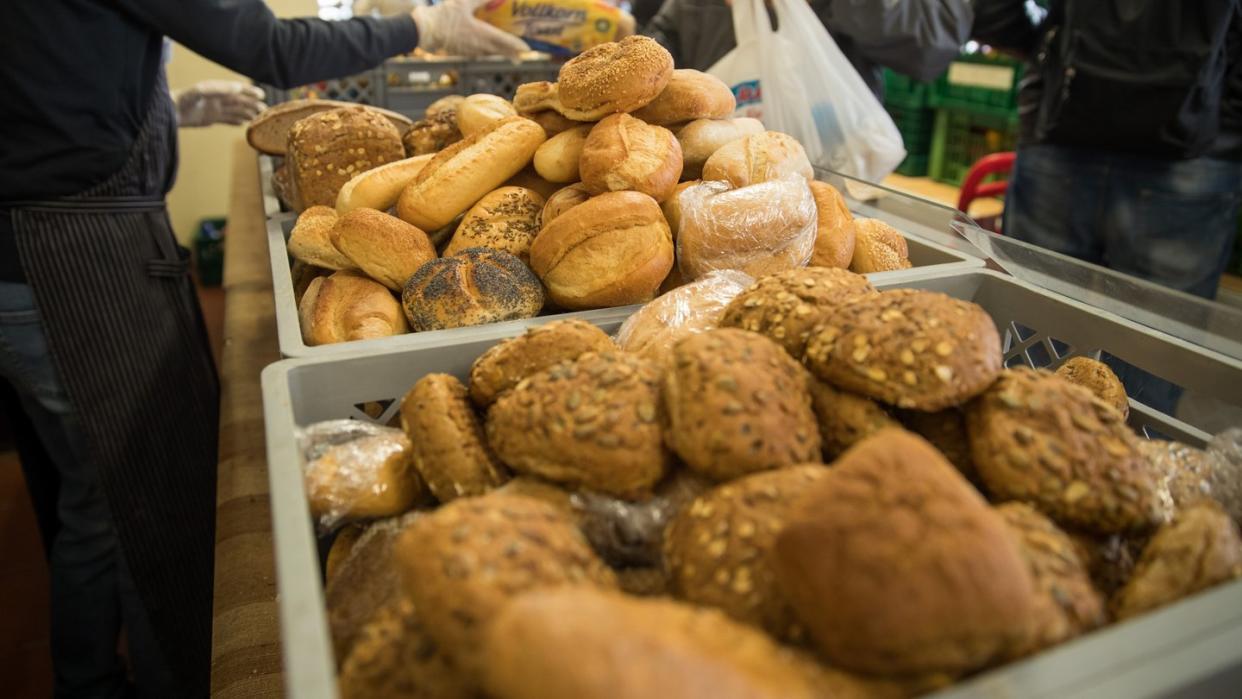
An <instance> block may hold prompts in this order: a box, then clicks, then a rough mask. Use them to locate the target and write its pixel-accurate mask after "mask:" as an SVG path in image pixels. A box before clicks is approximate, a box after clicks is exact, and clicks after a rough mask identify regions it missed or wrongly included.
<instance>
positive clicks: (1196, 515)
mask: <svg viewBox="0 0 1242 699" xmlns="http://www.w3.org/2000/svg"><path fill="white" fill-rule="evenodd" d="M1239 577H1242V537H1239V535H1238V526H1237V524H1235V523H1234V522H1233V520H1232V519H1230V517H1229V515H1228V514H1226V513H1225V511H1224V510H1222V509H1221V508H1220V505H1218V504H1216V503H1214V502H1201V503H1199V504H1197V505H1194V506H1192V507H1190V508H1188V509H1186V510H1184V511H1182V512H1181V513H1179V514H1178V516H1177V518H1176V519H1175V520H1173V522H1171V523H1170V524H1167V525H1165V526H1163V527H1161V528H1160V530H1159V531H1157V532H1156V535H1155V536H1153V537H1152V538H1151V542H1150V543H1148V544H1147V546H1146V548H1144V549H1143V556H1142V558H1140V559H1139V562H1138V566H1137V567H1136V568H1135V569H1134V574H1133V575H1132V576H1131V577H1130V580H1129V582H1127V583H1126V586H1125V587H1124V588H1122V589H1121V592H1119V593H1118V594H1117V596H1116V597H1114V598H1113V600H1112V607H1113V611H1114V613H1115V614H1116V616H1117V618H1118V619H1129V618H1131V617H1134V616H1138V615H1139V614H1142V613H1144V612H1147V611H1150V610H1152V609H1156V608H1158V607H1163V606H1164V605H1166V604H1171V603H1173V602H1176V601H1177V600H1179V599H1182V598H1183V597H1188V596H1190V595H1193V594H1194V593H1196V592H1199V591H1201V590H1206V589H1207V588H1209V587H1212V586H1213V585H1217V584H1220V583H1223V582H1225V581H1228V580H1234V579H1237V578H1239Z"/></svg>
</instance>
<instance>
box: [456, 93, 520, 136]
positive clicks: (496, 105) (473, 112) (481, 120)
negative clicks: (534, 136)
mask: <svg viewBox="0 0 1242 699" xmlns="http://www.w3.org/2000/svg"><path fill="white" fill-rule="evenodd" d="M511 116H517V111H516V110H515V109H514V108H513V104H512V103H510V102H509V100H507V99H505V98H503V97H497V96H496V95H483V94H479V95H470V96H469V97H467V98H466V99H464V100H462V101H461V103H460V104H458V105H457V128H459V129H461V135H462V136H466V137H469V136H473V135H474V134H476V133H480V132H483V131H486V130H488V129H489V128H491V127H492V125H493V124H495V123H496V122H498V121H500V120H501V119H504V118H505V117H511Z"/></svg>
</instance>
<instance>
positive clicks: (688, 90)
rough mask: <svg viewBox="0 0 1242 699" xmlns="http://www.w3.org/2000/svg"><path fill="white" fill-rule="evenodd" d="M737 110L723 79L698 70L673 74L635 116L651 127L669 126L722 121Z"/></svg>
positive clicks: (731, 94) (674, 72) (730, 91)
mask: <svg viewBox="0 0 1242 699" xmlns="http://www.w3.org/2000/svg"><path fill="white" fill-rule="evenodd" d="M736 108H737V100H736V99H734V97H733V91H732V90H730V89H729V86H728V85H725V84H724V81H722V80H721V79H720V78H717V77H716V76H714V75H708V74H707V73H703V72H701V71H697V70H685V69H683V70H674V71H673V76H672V77H671V78H670V79H669V81H668V85H665V86H664V90H662V91H661V92H660V95H659V96H658V97H656V98H655V99H654V100H652V101H651V103H650V104H648V105H647V106H645V107H643V108H642V109H639V110H638V111H636V112H634V117H635V118H636V119H642V120H643V121H645V122H647V123H648V124H656V125H659V126H668V125H669V124H682V123H685V122H687V121H693V120H695V119H723V118H725V117H727V116H729V115H731V114H733V110H734V109H736Z"/></svg>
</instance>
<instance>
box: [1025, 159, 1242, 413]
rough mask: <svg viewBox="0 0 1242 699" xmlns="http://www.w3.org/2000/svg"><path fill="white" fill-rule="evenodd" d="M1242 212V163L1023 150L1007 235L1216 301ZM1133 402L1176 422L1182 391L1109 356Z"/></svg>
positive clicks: (1109, 360)
mask: <svg viewBox="0 0 1242 699" xmlns="http://www.w3.org/2000/svg"><path fill="white" fill-rule="evenodd" d="M1240 205H1242V162H1235V161H1230V160H1220V159H1215V158H1198V159H1195V160H1183V161H1168V160H1155V159H1151V158H1143V157H1138V156H1131V155H1122V154H1116V153H1108V152H1103V151H1091V150H1081V149H1076V148H1066V147H1061V146H1053V145H1037V146H1026V147H1023V148H1021V149H1020V150H1019V151H1018V158H1017V162H1016V163H1015V164H1014V170H1013V173H1012V174H1011V176H1010V178H1009V190H1008V192H1006V195H1005V228H1004V230H1005V235H1008V236H1012V237H1014V238H1017V239H1018V240H1022V241H1025V242H1028V243H1032V244H1034V245H1038V246H1040V247H1043V248H1047V249H1049V250H1055V251H1057V252H1060V253H1063V254H1066V255H1070V256H1072V257H1076V258H1078V259H1080V260H1084V261H1086V262H1092V263H1095V264H1098V265H1102V266H1105V267H1109V268H1111V269H1114V270H1116V271H1118V272H1122V273H1124V274H1129V275H1132V276H1135V277H1140V278H1143V279H1146V280H1148V281H1151V282H1155V283H1157V284H1162V285H1164V286H1168V287H1172V288H1174V289H1178V290H1180V291H1185V292H1187V293H1191V294H1194V295H1196V296H1202V297H1204V298H1208V299H1212V298H1215V297H1216V292H1217V289H1218V287H1219V285H1220V277H1221V274H1222V273H1223V272H1224V270H1225V266H1226V265H1227V264H1228V261H1229V256H1230V251H1231V250H1232V249H1233V244H1234V241H1235V239H1236V235H1237V225H1238V214H1239V206H1240ZM1105 361H1107V362H1108V363H1109V364H1110V365H1111V366H1112V367H1113V370H1114V371H1116V372H1117V374H1118V376H1119V377H1120V378H1121V380H1122V382H1123V383H1125V385H1126V390H1127V392H1128V393H1129V394H1130V397H1132V398H1134V399H1135V400H1139V401H1141V402H1143V403H1145V404H1147V405H1149V406H1151V407H1153V408H1155V409H1157V410H1160V411H1161V412H1164V413H1167V414H1173V413H1174V412H1175V409H1176V405H1177V400H1178V398H1179V397H1180V394H1181V390H1180V389H1179V388H1177V387H1175V386H1173V385H1172V384H1169V383H1168V382H1165V381H1163V380H1161V379H1158V378H1156V377H1154V376H1152V375H1150V374H1148V373H1147V372H1144V371H1142V370H1141V369H1138V368H1137V367H1133V366H1131V365H1129V364H1126V363H1125V362H1122V361H1121V360H1119V359H1117V358H1116V357H1110V356H1106V357H1105Z"/></svg>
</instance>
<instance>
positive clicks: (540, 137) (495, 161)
mask: <svg viewBox="0 0 1242 699" xmlns="http://www.w3.org/2000/svg"><path fill="white" fill-rule="evenodd" d="M544 140H545V137H544V133H543V129H542V128H540V126H539V125H538V124H536V123H535V122H533V121H531V120H529V119H523V118H521V117H509V118H507V119H503V120H501V121H500V122H498V123H496V124H495V125H494V126H493V127H492V128H490V129H488V130H487V131H482V132H480V133H476V134H475V135H473V136H470V137H469V138H466V139H464V140H462V141H460V142H458V143H455V144H453V145H452V146H449V147H448V148H446V149H444V150H443V151H441V152H440V153H438V154H437V155H436V156H435V157H434V158H432V159H431V162H429V163H427V165H426V167H424V168H423V170H422V172H420V173H418V176H417V177H416V178H415V179H414V181H413V182H412V183H410V185H409V186H408V187H406V188H405V191H403V192H402V193H401V197H400V198H399V199H398V200H397V215H399V216H400V217H401V218H402V219H403V220H405V221H408V222H409V223H412V224H414V225H415V226H418V227H419V228H421V229H423V230H425V231H427V230H438V229H440V228H443V227H444V226H445V225H447V224H448V223H449V222H451V221H452V220H453V219H454V218H457V216H459V215H460V214H462V213H463V212H465V211H466V209H469V208H470V207H471V206H473V205H474V204H475V202H477V201H478V200H480V199H482V198H483V195H485V194H487V193H488V192H490V191H492V190H493V189H496V188H497V187H499V186H500V185H501V184H503V183H504V181H505V180H507V179H509V178H510V177H513V176H514V175H516V174H517V173H518V172H520V171H521V170H522V168H524V167H526V164H527V163H529V162H530V161H531V158H533V157H534V156H535V151H536V150H538V149H539V146H541V145H543V142H544Z"/></svg>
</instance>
